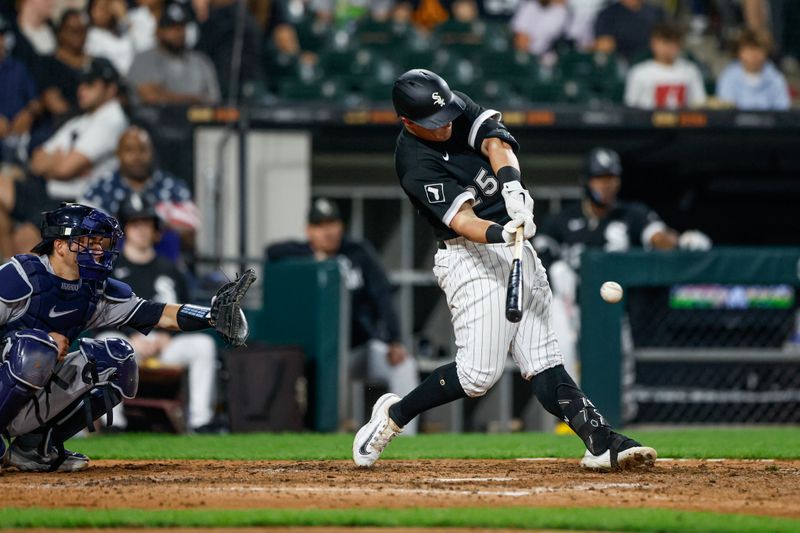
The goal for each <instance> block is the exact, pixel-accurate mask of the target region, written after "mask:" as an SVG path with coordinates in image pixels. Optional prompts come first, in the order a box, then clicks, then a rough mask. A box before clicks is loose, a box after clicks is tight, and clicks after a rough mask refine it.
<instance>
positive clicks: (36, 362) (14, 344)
mask: <svg viewBox="0 0 800 533" xmlns="http://www.w3.org/2000/svg"><path fill="white" fill-rule="evenodd" d="M57 360H58V345H57V344H56V342H55V341H54V340H53V338H52V337H51V336H50V335H48V334H47V333H45V332H44V331H42V330H39V329H22V330H19V331H15V332H13V333H12V334H11V335H9V336H8V337H7V338H6V342H5V345H4V346H3V361H5V363H6V365H7V367H8V369H7V371H8V372H9V373H10V375H11V376H12V377H13V378H15V379H16V381H18V382H19V383H21V384H23V385H27V386H28V387H30V388H31V389H41V388H42V387H44V386H45V385H46V384H47V382H48V380H49V379H50V376H52V375H53V369H54V368H55V366H56V361H57Z"/></svg>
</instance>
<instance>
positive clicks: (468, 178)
mask: <svg viewBox="0 0 800 533" xmlns="http://www.w3.org/2000/svg"><path fill="white" fill-rule="evenodd" d="M454 93H455V94H457V95H458V96H460V97H461V98H462V99H463V100H464V103H465V104H466V107H465V109H464V111H463V112H462V113H461V115H459V116H458V117H456V119H455V120H453V133H452V135H451V137H450V139H448V140H447V141H445V142H433V141H426V140H423V139H420V138H419V137H417V136H415V135H413V134H411V133H409V132H408V131H407V130H406V129H405V128H403V131H401V132H400V135H399V136H398V138H397V146H396V148H395V153H394V158H395V169H396V171H397V176H398V177H399V178H400V184H401V186H402V187H403V190H404V191H405V192H406V194H407V195H408V197H409V198H410V199H411V203H412V204H414V207H416V208H417V211H418V212H419V214H420V215H422V216H423V217H425V219H426V220H427V221H428V222H429V223H430V224H431V226H433V228H434V230H435V232H436V237H437V238H438V239H450V238H453V237H457V236H458V234H457V233H456V232H454V231H453V230H452V229H450V222H451V221H452V220H453V217H455V215H456V213H458V210H459V208H460V207H461V206H462V205H463V204H464V202H467V201H472V204H473V210H474V211H475V214H476V215H478V216H479V217H480V218H483V219H486V220H491V221H493V222H497V223H498V224H505V223H506V222H508V221H509V220H510V219H509V217H508V213H507V212H506V207H505V202H504V201H503V196H502V194H501V185H500V183H499V181H498V180H497V178H496V177H495V176H494V173H493V171H492V167H491V165H490V164H489V160H488V159H487V158H486V157H485V156H484V155H483V154H481V147H480V146H476V147H475V146H473V145H474V144H476V136H477V133H478V128H479V127H480V126H481V124H483V122H485V121H486V120H488V119H491V118H494V119H497V118H499V117H500V113H499V112H498V111H495V110H493V109H484V108H482V107H480V106H479V105H477V104H476V103H475V102H473V101H472V100H471V99H470V98H469V97H468V96H466V95H465V94H463V93H461V92H458V91H454Z"/></svg>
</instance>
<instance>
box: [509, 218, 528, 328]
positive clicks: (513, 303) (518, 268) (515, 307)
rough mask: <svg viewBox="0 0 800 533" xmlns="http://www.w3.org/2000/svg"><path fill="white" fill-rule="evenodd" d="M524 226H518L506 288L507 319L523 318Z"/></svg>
mask: <svg viewBox="0 0 800 533" xmlns="http://www.w3.org/2000/svg"><path fill="white" fill-rule="evenodd" d="M523 242H524V240H523V239H522V226H520V227H518V228H517V234H516V236H515V239H514V261H513V262H512V263H511V274H509V275H508V289H507V290H506V319H507V320H508V321H509V322H519V321H520V320H521V319H522V243H523Z"/></svg>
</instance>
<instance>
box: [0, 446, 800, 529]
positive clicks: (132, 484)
mask: <svg viewBox="0 0 800 533" xmlns="http://www.w3.org/2000/svg"><path fill="white" fill-rule="evenodd" d="M0 486H2V487H3V505H4V506H8V507H29V506H45V507H88V508H114V507H132V508H142V509H190V508H198V507H207V508H229V509H245V508H259V507H273V508H275V507H286V508H305V507H308V508H311V507H314V508H328V509H332V508H349V507H468V506H469V507H474V506H485V507H497V506H536V507H570V506H576V507H593V506H603V507H662V508H672V509H683V510H695V511H701V510H702V511H719V512H727V513H746V514H760V515H772V516H783V517H791V518H800V461H769V462H764V461H659V462H658V463H657V464H656V466H655V467H654V468H652V469H648V470H643V471H632V472H615V473H607V474H601V473H592V472H587V471H584V470H582V469H581V468H580V467H579V466H578V463H577V461H575V460H571V461H568V460H555V459H546V460H527V461H526V460H504V461H464V460H420V461H381V462H380V463H378V464H377V465H376V466H375V467H374V468H372V469H359V468H356V467H355V466H353V464H352V463H350V462H349V461H301V462H292V461H259V462H239V461H93V462H92V464H91V467H90V468H89V469H87V470H85V471H83V472H76V473H64V474H29V473H21V472H13V471H4V472H3V473H2V475H0Z"/></svg>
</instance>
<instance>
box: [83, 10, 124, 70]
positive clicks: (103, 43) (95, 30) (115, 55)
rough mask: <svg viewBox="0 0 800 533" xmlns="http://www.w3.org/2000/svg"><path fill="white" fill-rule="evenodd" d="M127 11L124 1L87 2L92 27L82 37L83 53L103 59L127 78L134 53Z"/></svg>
mask: <svg viewBox="0 0 800 533" xmlns="http://www.w3.org/2000/svg"><path fill="white" fill-rule="evenodd" d="M127 11H128V8H127V6H126V5H125V2H124V0H90V1H89V16H90V17H91V20H92V26H91V27H90V28H89V33H88V35H87V36H86V53H87V54H89V55H90V56H94V57H105V58H106V59H108V60H109V61H111V63H113V64H114V67H115V68H116V69H117V71H118V72H119V73H120V74H122V75H123V76H127V74H128V70H129V69H130V68H131V63H133V55H134V53H135V50H134V47H133V37H132V36H131V35H130V34H129V33H128V26H127Z"/></svg>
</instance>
